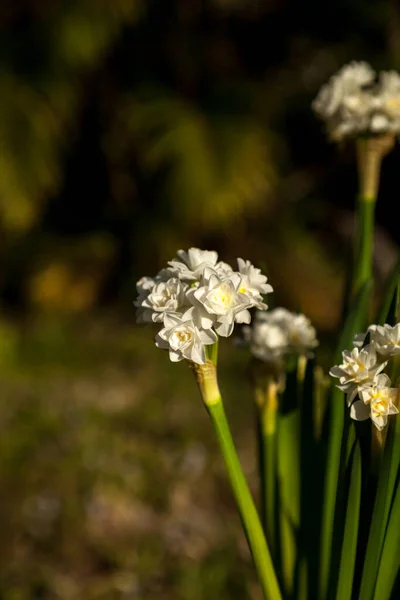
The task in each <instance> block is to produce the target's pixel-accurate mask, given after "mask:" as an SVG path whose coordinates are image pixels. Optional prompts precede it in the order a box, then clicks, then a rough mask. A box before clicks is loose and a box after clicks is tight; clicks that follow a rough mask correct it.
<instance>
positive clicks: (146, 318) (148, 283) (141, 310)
mask: <svg viewBox="0 0 400 600" xmlns="http://www.w3.org/2000/svg"><path fill="white" fill-rule="evenodd" d="M171 276H172V273H171V271H169V270H168V269H161V271H159V273H157V275H156V276H155V277H142V278H141V279H139V281H138V282H137V283H136V289H137V292H138V297H137V298H136V300H135V301H134V303H133V304H134V306H136V309H137V310H136V320H137V322H138V323H150V322H151V321H152V314H153V310H151V309H149V308H148V307H147V306H145V302H146V299H147V298H148V296H149V294H150V293H151V291H152V289H153V288H154V286H155V285H157V284H159V283H161V282H165V281H168V279H170V278H171Z"/></svg>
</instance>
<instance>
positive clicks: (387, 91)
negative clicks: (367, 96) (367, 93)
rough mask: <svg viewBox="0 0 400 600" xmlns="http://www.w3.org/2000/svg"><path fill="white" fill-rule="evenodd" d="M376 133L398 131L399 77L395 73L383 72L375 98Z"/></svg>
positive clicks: (399, 121) (399, 126) (399, 127)
mask: <svg viewBox="0 0 400 600" xmlns="http://www.w3.org/2000/svg"><path fill="white" fill-rule="evenodd" d="M375 110H376V114H375V119H377V118H379V119H380V121H379V124H378V125H376V124H375V130H376V131H394V132H395V133H398V132H399V131H400V75H399V74H398V73H396V71H383V72H382V73H381V74H380V77H379V86H378V90H377V92H376V96H375Z"/></svg>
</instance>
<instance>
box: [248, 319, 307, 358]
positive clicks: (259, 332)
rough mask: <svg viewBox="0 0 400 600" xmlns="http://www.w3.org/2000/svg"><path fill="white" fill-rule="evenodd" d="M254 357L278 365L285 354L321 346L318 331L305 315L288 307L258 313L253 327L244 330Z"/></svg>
mask: <svg viewBox="0 0 400 600" xmlns="http://www.w3.org/2000/svg"><path fill="white" fill-rule="evenodd" d="M244 335H245V339H246V340H247V341H248V342H250V350H251V352H252V354H253V355H254V356H256V357H257V358H259V359H260V360H263V361H265V362H275V361H277V360H280V359H281V358H282V357H283V356H284V355H286V354H291V353H292V354H293V353H294V354H306V355H308V354H309V352H310V350H312V349H313V348H315V346H317V345H318V340H317V339H316V332H315V329H314V327H313V326H312V325H311V322H310V320H309V319H307V317H306V316H305V315H302V314H295V313H292V312H290V311H289V310H286V308H275V309H274V310H271V311H269V312H256V318H255V320H254V324H253V327H252V328H250V327H247V328H245V331H244Z"/></svg>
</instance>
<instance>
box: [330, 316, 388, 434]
mask: <svg viewBox="0 0 400 600" xmlns="http://www.w3.org/2000/svg"><path fill="white" fill-rule="evenodd" d="M367 333H368V334H369V337H370V343H369V344H367V345H366V346H364V347H363V346H362V345H363V343H364V340H365V338H366V336H367ZM367 333H362V334H358V335H356V337H355V339H354V343H353V345H354V348H353V349H352V350H345V351H344V352H343V353H342V356H343V364H341V365H339V366H335V367H333V368H332V369H331V370H330V371H329V373H330V375H332V377H338V378H339V382H340V385H338V386H337V387H338V388H339V389H341V390H343V391H344V392H346V394H347V404H348V406H350V407H351V408H350V416H351V418H352V419H355V420H357V421H364V420H365V419H368V418H371V420H372V422H373V423H374V425H375V426H376V427H377V428H378V429H379V430H381V429H383V428H384V427H385V426H386V424H387V418H388V415H394V414H396V413H398V412H399V411H398V409H397V407H396V398H397V393H398V389H397V388H393V387H391V385H392V384H391V381H390V379H389V377H388V376H387V375H386V374H384V373H382V371H383V369H384V368H385V367H386V365H387V364H388V362H389V359H390V358H392V357H393V356H396V355H397V354H400V323H397V325H395V326H394V327H392V326H391V325H383V326H380V325H371V326H370V327H369V328H368V331H367ZM357 395H358V400H356V401H355V402H353V401H354V399H355V398H356V396H357Z"/></svg>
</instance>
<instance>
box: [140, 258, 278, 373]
mask: <svg viewBox="0 0 400 600" xmlns="http://www.w3.org/2000/svg"><path fill="white" fill-rule="evenodd" d="M237 262H238V270H237V271H234V270H233V269H232V267H231V266H230V265H228V264H226V263H224V262H221V261H218V254H217V253H216V252H214V251H208V250H199V248H189V250H188V251H187V252H186V251H184V250H179V251H178V252H177V257H176V258H175V259H174V260H171V261H169V263H168V267H167V268H166V269H162V270H161V271H160V272H159V273H158V275H156V276H155V277H154V278H151V277H143V278H142V279H140V280H139V281H138V283H137V291H138V298H137V300H136V301H135V303H134V304H135V306H136V307H137V320H138V322H142V323H144V322H155V323H162V328H161V330H160V331H159V333H158V334H157V336H156V345H157V346H158V347H159V348H164V349H166V350H169V356H170V359H171V360H172V361H174V362H176V361H180V360H183V359H184V358H186V359H187V360H190V361H192V362H195V363H198V364H204V363H205V362H206V355H205V348H204V346H206V345H209V344H214V343H215V342H216V341H217V339H218V335H220V336H222V337H228V336H230V335H231V333H232V331H233V328H234V324H235V323H250V320H251V316H250V312H249V309H250V308H252V307H257V308H259V309H260V310H265V309H266V308H267V305H266V304H264V302H263V297H262V294H269V293H270V292H272V287H271V286H270V285H269V284H268V283H267V278H266V277H265V275H263V274H262V273H261V271H260V269H257V268H255V267H254V266H253V265H252V264H251V263H250V262H249V261H248V260H247V261H245V260H243V259H241V258H238V261H237Z"/></svg>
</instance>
